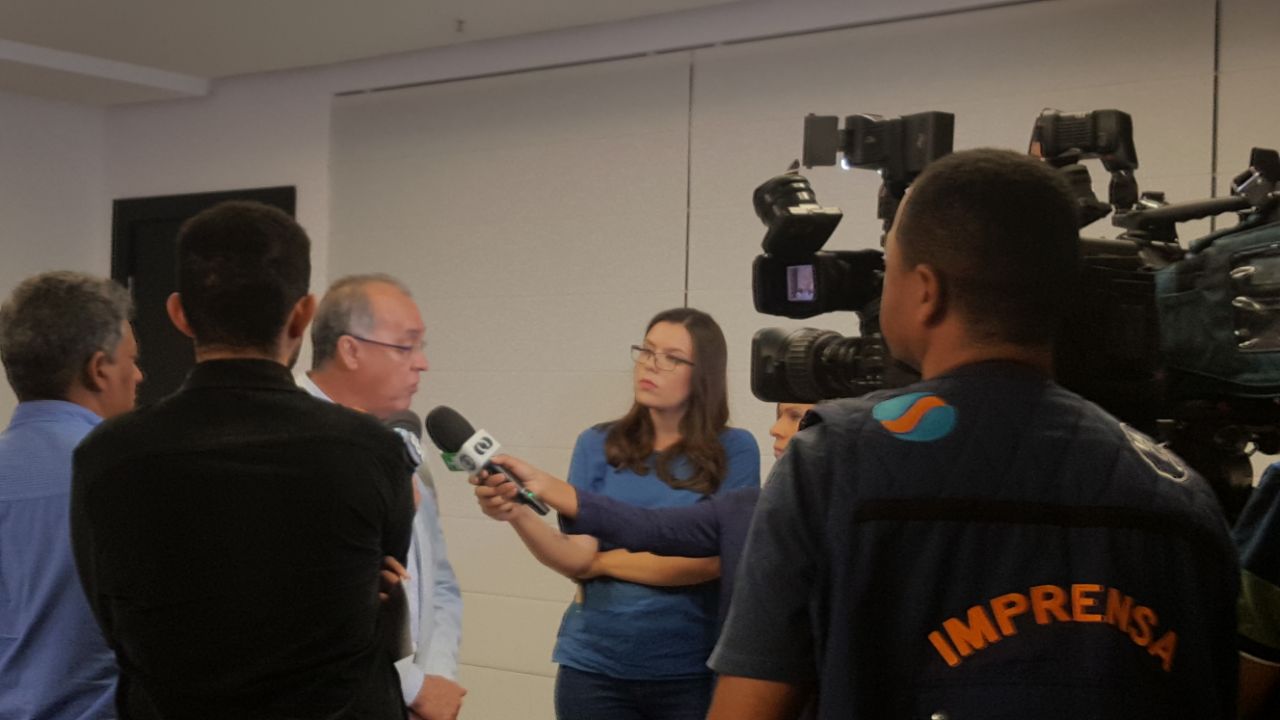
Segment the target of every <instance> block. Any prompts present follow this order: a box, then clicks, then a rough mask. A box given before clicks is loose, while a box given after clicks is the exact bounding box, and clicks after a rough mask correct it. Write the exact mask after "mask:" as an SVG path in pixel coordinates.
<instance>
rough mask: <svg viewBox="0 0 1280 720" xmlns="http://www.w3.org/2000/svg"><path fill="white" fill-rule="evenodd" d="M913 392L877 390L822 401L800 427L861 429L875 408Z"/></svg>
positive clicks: (908, 389)
mask: <svg viewBox="0 0 1280 720" xmlns="http://www.w3.org/2000/svg"><path fill="white" fill-rule="evenodd" d="M911 392H913V390H912V389H911V388H897V389H894V390H877V391H875V392H871V393H867V394H866V395H860V396H858V397H854V398H841V399H839V400H824V401H822V402H820V403H818V404H817V405H814V406H813V408H811V409H810V410H809V412H808V413H806V414H805V416H804V418H803V419H802V420H801V422H800V427H801V428H802V429H803V428H809V427H813V426H815V425H825V426H827V427H828V428H829V429H849V428H855V427H861V426H863V425H865V424H866V423H867V421H868V420H870V419H872V416H873V414H874V412H875V409H876V406H878V405H880V404H881V403H883V402H886V401H890V400H893V399H894V398H898V397H903V396H905V395H908V394H910V393H911Z"/></svg>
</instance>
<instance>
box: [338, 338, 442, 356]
mask: <svg viewBox="0 0 1280 720" xmlns="http://www.w3.org/2000/svg"><path fill="white" fill-rule="evenodd" d="M346 336H347V337H349V338H351V339H352V340H359V341H360V342H362V343H369V344H370V345H380V346H382V347H385V348H391V349H392V350H399V351H400V352H402V353H404V354H406V355H410V354H412V353H414V352H420V353H422V354H424V355H425V354H426V352H427V341H426V340H419V341H418V342H417V343H416V344H414V345H399V344H396V343H389V342H384V341H382V340H374V339H373V338H367V337H361V336H359V335H355V334H353V333H346Z"/></svg>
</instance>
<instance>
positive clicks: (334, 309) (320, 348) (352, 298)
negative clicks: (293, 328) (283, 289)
mask: <svg viewBox="0 0 1280 720" xmlns="http://www.w3.org/2000/svg"><path fill="white" fill-rule="evenodd" d="M377 284H381V285H390V286H391V287H393V288H395V289H397V290H399V291H400V292H402V293H404V294H405V295H408V296H410V297H412V293H410V292H409V288H407V287H405V285H404V283H402V282H400V281H399V280H397V279H395V278H393V277H391V276H390V275H386V274H384V273H369V274H367V275H347V276H346V277H341V278H338V279H337V280H336V281H334V283H333V284H332V285H330V286H329V290H328V291H327V292H325V294H324V299H322V300H321V301H320V307H319V308H317V309H316V317H315V320H314V321H312V323H311V369H312V370H318V369H319V368H320V367H321V366H323V365H324V364H325V363H327V362H329V361H330V360H332V359H333V357H334V356H335V355H337V354H338V338H340V337H342V336H343V335H351V334H355V335H364V336H368V335H369V334H370V333H372V332H373V326H374V317H373V307H372V305H371V304H370V302H369V294H368V293H367V292H365V290H366V289H367V288H368V287H369V286H370V285H377Z"/></svg>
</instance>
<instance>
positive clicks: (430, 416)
mask: <svg viewBox="0 0 1280 720" xmlns="http://www.w3.org/2000/svg"><path fill="white" fill-rule="evenodd" d="M475 434H476V430H475V428H473V427H472V426H471V423H469V422H467V420H466V418H464V417H462V416H461V415H459V414H458V411H457V410H454V409H453V408H451V407H449V406H448V405H440V406H438V407H436V408H435V409H434V410H432V411H431V412H429V413H427V435H429V436H430V437H431V442H433V443H435V444H436V447H438V448H440V449H441V450H443V451H445V452H450V453H452V452H458V450H459V449H461V448H462V443H464V442H466V441H467V439H468V438H470V437H471V436H472V435H475Z"/></svg>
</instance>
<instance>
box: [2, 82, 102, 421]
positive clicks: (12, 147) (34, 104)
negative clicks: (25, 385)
mask: <svg viewBox="0 0 1280 720" xmlns="http://www.w3.org/2000/svg"><path fill="white" fill-rule="evenodd" d="M102 121H103V112H102V111H101V110H99V109H95V108H87V107H83V106H80V105H74V104H71V103H61V102H55V101H49V100H41V99H37V98H30V97H25V96H18V95H9V94H6V93H0V258H3V260H2V261H0V298H3V297H7V296H8V295H9V293H10V292H11V291H12V290H13V288H14V286H15V285H16V284H17V283H18V282H20V281H21V280H22V279H23V278H25V277H27V276H29V275H34V274H35V273H38V272H44V271H47V270H82V271H84V272H93V273H98V274H100V275H107V274H109V273H110V272H111V223H110V216H111V213H110V207H109V204H108V202H107V195H106V194H105V192H104V190H103V180H104V177H103V127H102ZM15 403H16V400H15V399H14V397H13V393H12V391H11V390H10V388H9V384H8V383H0V422H3V423H4V424H5V425H7V424H8V420H9V415H10V413H11V412H12V411H13V406H14V404H15Z"/></svg>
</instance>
